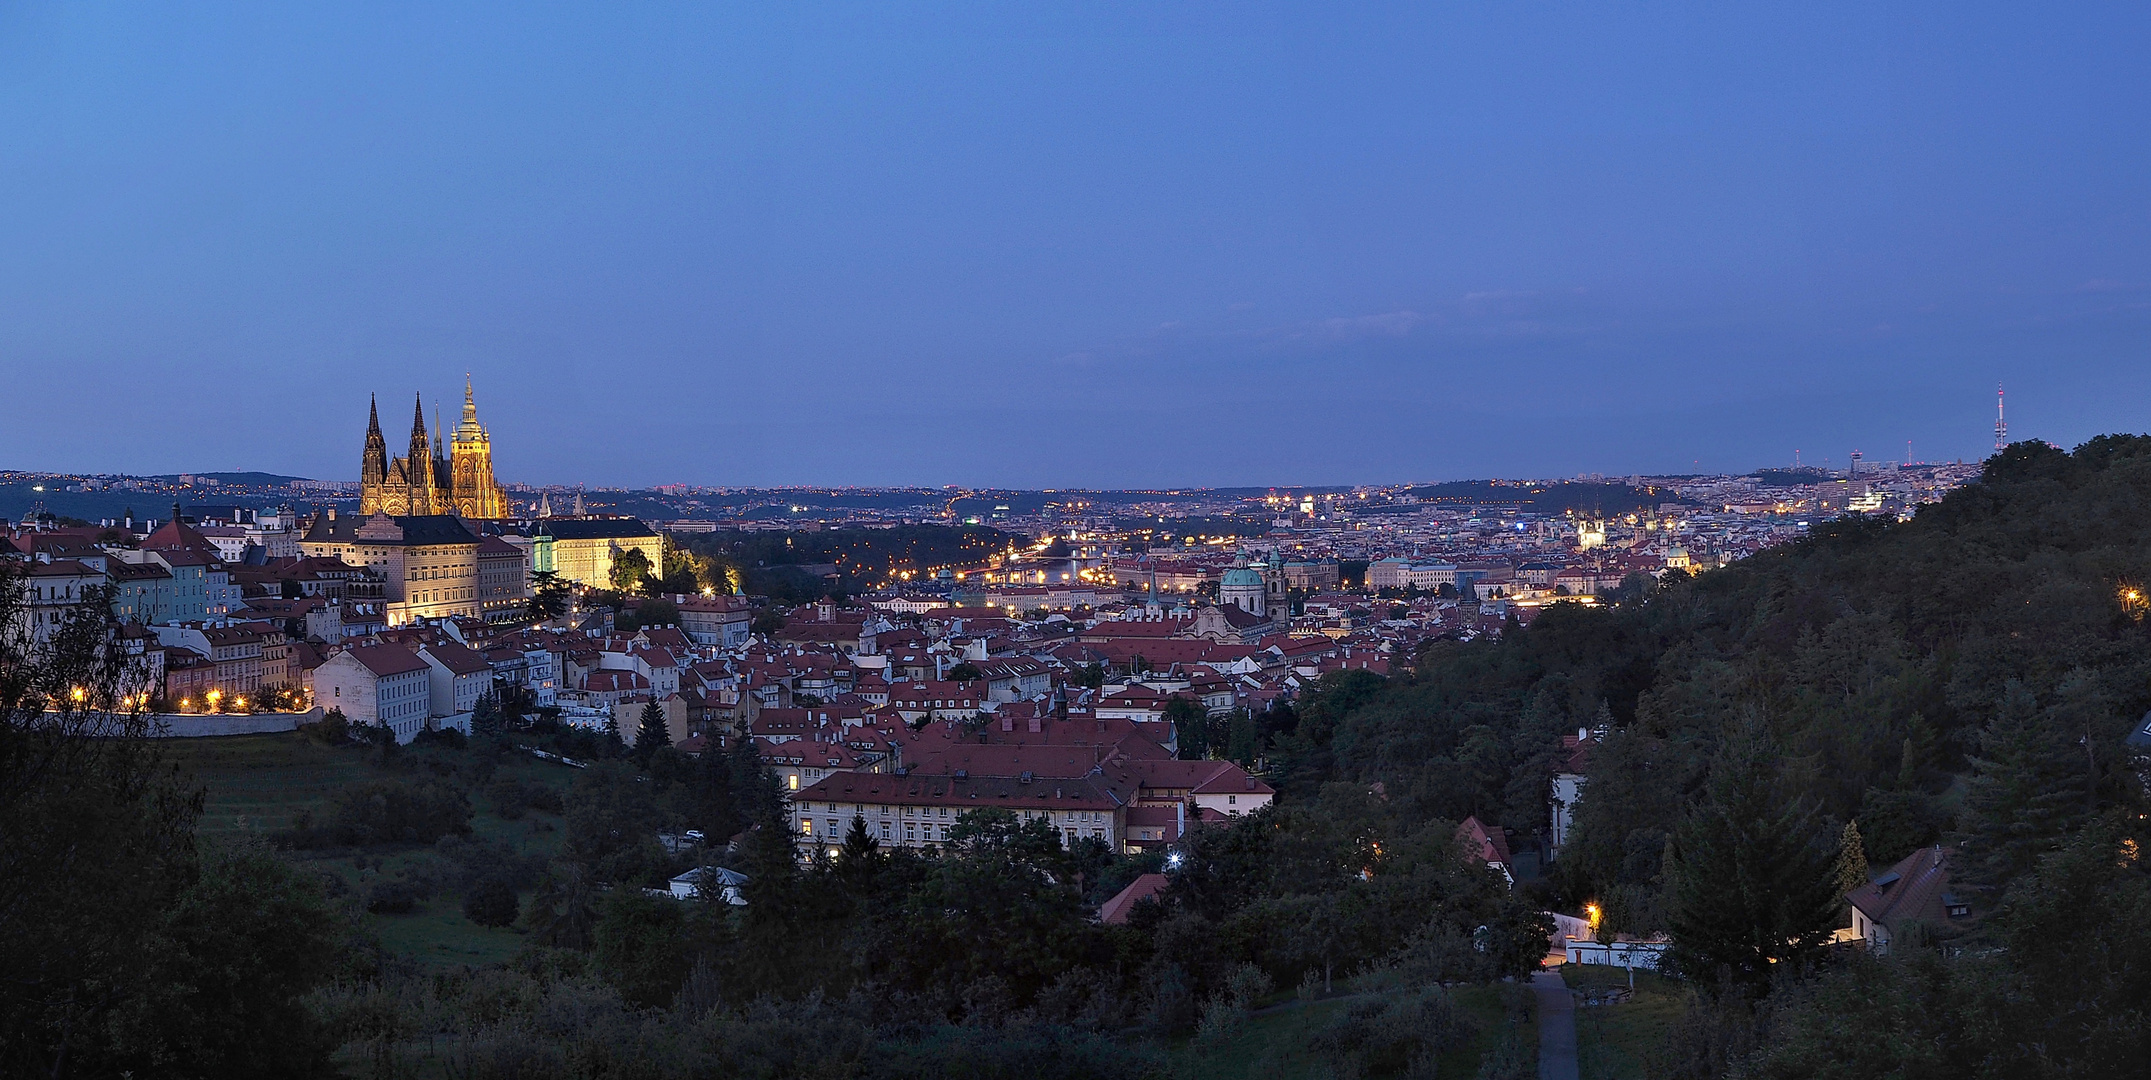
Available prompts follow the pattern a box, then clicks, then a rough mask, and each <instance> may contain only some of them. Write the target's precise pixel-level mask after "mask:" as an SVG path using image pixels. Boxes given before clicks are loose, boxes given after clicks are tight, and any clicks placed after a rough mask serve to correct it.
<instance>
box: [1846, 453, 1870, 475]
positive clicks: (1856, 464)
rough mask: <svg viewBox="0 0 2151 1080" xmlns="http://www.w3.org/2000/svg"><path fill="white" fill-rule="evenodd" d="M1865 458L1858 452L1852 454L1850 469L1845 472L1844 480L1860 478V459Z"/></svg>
mask: <svg viewBox="0 0 2151 1080" xmlns="http://www.w3.org/2000/svg"><path fill="white" fill-rule="evenodd" d="M1866 456H1867V455H1866V454H1863V453H1860V452H1859V451H1858V450H1854V451H1853V452H1852V468H1850V469H1847V470H1846V471H1845V479H1847V480H1858V479H1859V478H1860V459H1861V458H1863V457H1866Z"/></svg>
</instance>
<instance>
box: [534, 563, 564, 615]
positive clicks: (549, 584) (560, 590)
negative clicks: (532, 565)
mask: <svg viewBox="0 0 2151 1080" xmlns="http://www.w3.org/2000/svg"><path fill="white" fill-rule="evenodd" d="M528 611H529V614H530V617H531V618H533V619H538V620H545V619H557V618H559V617H560V616H562V615H565V614H567V611H568V583H567V582H565V581H562V580H561V579H560V575H559V574H558V573H556V572H554V571H551V570H540V571H538V572H537V573H534V574H532V575H530V603H529V605H528Z"/></svg>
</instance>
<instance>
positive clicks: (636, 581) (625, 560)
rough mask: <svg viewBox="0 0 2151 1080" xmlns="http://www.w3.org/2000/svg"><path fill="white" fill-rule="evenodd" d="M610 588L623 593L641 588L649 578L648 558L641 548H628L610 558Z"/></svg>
mask: <svg viewBox="0 0 2151 1080" xmlns="http://www.w3.org/2000/svg"><path fill="white" fill-rule="evenodd" d="M609 577H610V579H611V581H612V587H613V588H615V589H618V590H619V591H621V592H624V593H631V592H635V591H637V590H639V589H641V588H642V586H643V583H644V582H645V581H647V580H649V577H650V557H649V556H648V555H645V554H643V552H642V549H641V548H639V547H638V548H629V549H627V550H626V551H623V552H621V553H619V554H618V555H615V556H613V557H612V571H611V573H610V575H609Z"/></svg>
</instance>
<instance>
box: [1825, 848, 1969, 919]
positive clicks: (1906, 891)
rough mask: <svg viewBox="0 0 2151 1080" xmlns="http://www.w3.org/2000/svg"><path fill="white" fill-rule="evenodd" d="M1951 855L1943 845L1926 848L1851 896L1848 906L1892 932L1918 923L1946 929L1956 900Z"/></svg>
mask: <svg viewBox="0 0 2151 1080" xmlns="http://www.w3.org/2000/svg"><path fill="white" fill-rule="evenodd" d="M1950 854H1951V852H1950V850H1949V849H1948V848H1945V847H1943V846H1942V845H1940V844H1936V845H1934V846H1933V847H1923V848H1921V849H1919V850H1918V851H1915V852H1913V853H1912V854H1910V855H1907V856H1905V857H1904V858H1902V859H1899V860H1898V861H1897V865H1895V866H1893V867H1890V868H1889V870H1887V871H1885V872H1884V873H1882V874H1881V875H1880V876H1878V877H1876V878H1875V879H1874V880H1873V881H1870V882H1868V883H1867V884H1865V885H1862V886H1860V887H1859V888H1857V889H1854V890H1852V891H1851V892H1850V893H1847V894H1846V895H1845V902H1846V903H1849V904H1851V905H1852V906H1853V907H1856V908H1859V909H1860V913H1861V914H1863V915H1865V916H1867V918H1868V920H1869V921H1871V922H1878V923H1881V924H1882V925H1883V926H1886V927H1889V928H1890V929H1891V930H1892V931H1895V930H1898V929H1900V926H1901V924H1902V923H1904V922H1910V921H1915V920H1916V921H1919V922H1924V923H1927V924H1929V925H1932V926H1944V925H1946V924H1947V923H1948V922H1949V919H1950V915H1949V910H1948V909H1949V907H1950V906H1952V905H1951V902H1952V901H1954V900H1955V899H1956V898H1955V897H1954V896H1952V895H1950V892H1949V887H1950V881H1949V861H1950Z"/></svg>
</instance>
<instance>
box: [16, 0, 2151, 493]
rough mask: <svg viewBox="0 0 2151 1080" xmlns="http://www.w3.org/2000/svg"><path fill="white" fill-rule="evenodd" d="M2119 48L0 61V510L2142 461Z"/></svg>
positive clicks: (110, 28)
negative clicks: (468, 449)
mask: <svg viewBox="0 0 2151 1080" xmlns="http://www.w3.org/2000/svg"><path fill="white" fill-rule="evenodd" d="M2147 58H2151V7H2147V6H2145V5H2143V4H2116V5H2111V6H2100V5H2094V4H2068V5H2052V4H2008V5H2001V4H1995V5H1979V4H1966V3H1936V4H1929V5H1921V6H1913V5H1897V4H1878V3H1873V2H1865V3H1856V4H1841V5H1826V4H1815V3H1800V4H1785V5H1758V4H1723V3H1707V4H1692V5H1678V4H1652V5H1630V4H1579V5H1566V6H1564V5H1544V4H1486V3H1469V4H1455V5H1446V4H1433V3H1412V4H1403V5H1397V6H1394V7H1385V6H1365V5H1351V4H1337V3H1322V4H1304V5H1299V4H1264V3H1234V4H1229V5H1219V6H1216V7H1211V8H1199V7H1184V6H1180V5H1171V4H1158V3H1151V2H1144V3H1132V4H1124V5H1116V4H1108V3H1083V4H1069V5H1056V4H1008V3H992V4H976V5H911V4H888V3H869V4H860V5H845V4H837V3H813V4H785V3H774V2H755V3H743V4H716V3H698V4H690V5H683V6H679V7H666V6H662V5H655V4H602V5H597V4H593V5H585V6H580V7H570V6H560V5H550V4H532V3H527V2H517V3H502V4H493V5H486V4H478V5H466V4H457V3H452V2H451V3H443V2H434V0H429V2H427V3H423V4H411V5H395V4H358V5H327V4H291V3H274V4H262V5H259V6H254V7H228V6H223V5H218V4H210V3H201V4H158V5H139V6H136V5H126V4H60V3H37V2H17V3H8V4H4V5H0V371H4V372H5V375H6V378H7V383H8V386H9V391H10V394H9V397H10V400H9V401H8V408H7V410H6V418H5V420H0V467H14V468H38V469H69V470H86V471H90V470H94V471H128V472H170V471H178V470H183V469H185V470H213V469H264V470H270V471H277V472H285V473H292V474H297V475H303V476H313V477H321V478H333V479H351V478H355V477H356V476H357V473H358V464H359V449H360V439H361V435H362V433H363V429H364V424H365V418H366V412H365V411H366V399H367V395H368V393H370V392H378V393H379V394H380V395H381V398H382V402H383V413H384V420H385V424H384V426H385V427H386V428H387V429H388V431H389V435H390V441H391V443H395V442H397V441H398V439H399V437H400V436H401V435H402V433H403V432H405V431H407V430H408V422H409V413H410V408H411V397H412V394H413V392H414V391H416V392H422V393H423V394H424V395H425V396H426V399H427V402H428V405H429V409H430V407H431V404H432V403H433V402H435V401H438V402H439V403H440V404H441V406H442V408H443V409H444V410H445V411H447V412H448V413H449V415H450V416H451V418H452V416H453V412H454V409H455V407H456V405H457V404H458V401H459V394H460V392H461V390H462V385H463V374H464V372H466V371H468V372H471V373H472V374H473V376H474V377H475V379H476V380H477V386H478V401H479V406H480V408H481V410H482V412H483V415H484V418H485V419H486V421H487V422H488V423H489V424H490V426H491V427H492V429H493V433H494V444H495V456H496V462H497V466H498V469H499V472H500V475H501V477H502V478H503V479H504V480H511V481H514V480H522V481H531V482H540V483H551V482H576V481H583V482H589V483H592V484H637V485H640V484H654V483H666V482H690V483H707V484H793V483H826V484H898V483H932V484H939V483H959V484H975V485H986V484H992V485H1006V486H1026V487H1043V486H1077V485H1095V486H1147V485H1154V484H1217V485H1226V484H1284V483H1349V482H1377V481H1394V480H1406V479H1443V478H1458V477H1477V476H1495V475H1498V476H1560V475H1573V474H1576V473H1580V472H1604V473H1631V472H1676V471H1677V472H1685V471H1691V470H1707V471H1718V470H1741V469H1748V468H1753V467H1756V466H1760V465H1766V464H1777V463H1790V462H1791V461H1792V459H1793V455H1794V452H1795V450H1799V451H1801V454H1802V457H1803V459H1804V460H1806V461H1808V462H1820V461H1822V460H1824V459H1829V460H1831V461H1832V462H1834V463H1838V464H1842V463H1843V461H1844V460H1845V455H1846V453H1847V452H1848V451H1850V450H1852V449H1861V450H1864V451H1865V453H1866V455H1867V457H1868V459H1869V460H1871V461H1887V460H1895V459H1897V458H1900V457H1901V456H1902V455H1903V454H1904V452H1905V451H1904V447H1905V442H1906V440H1908V439H1909V440H1911V444H1912V453H1913V455H1914V456H1915V457H1917V458H1922V459H1949V458H1956V457H1974V458H1976V457H1978V456H1981V455H1983V454H1984V453H1985V452H1987V451H1988V449H1989V445H1990V444H1991V442H1992V434H1991V431H1992V425H1993V405H1994V391H1995V387H1996V385H1997V384H1998V383H2006V384H2007V386H2008V389H2009V402H2010V420H2011V430H2012V433H2013V434H2015V435H2017V436H2019V437H2038V438H2044V439H2049V440H2052V441H2055V442H2058V443H2061V444H2063V445H2074V444H2075V443H2077V442H2080V441H2082V440H2083V439H2085V438H2088V437H2090V436H2092V435H2095V434H2098V433H2101V432H2107V431H2139V430H2143V429H2144V428H2145V427H2146V426H2147V420H2146V416H2147V413H2151V131H2147V130H2146V129H2147V127H2151V85H2147V84H2151V59H2147Z"/></svg>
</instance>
